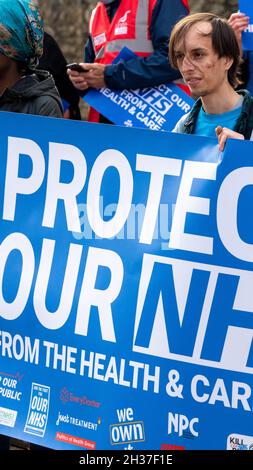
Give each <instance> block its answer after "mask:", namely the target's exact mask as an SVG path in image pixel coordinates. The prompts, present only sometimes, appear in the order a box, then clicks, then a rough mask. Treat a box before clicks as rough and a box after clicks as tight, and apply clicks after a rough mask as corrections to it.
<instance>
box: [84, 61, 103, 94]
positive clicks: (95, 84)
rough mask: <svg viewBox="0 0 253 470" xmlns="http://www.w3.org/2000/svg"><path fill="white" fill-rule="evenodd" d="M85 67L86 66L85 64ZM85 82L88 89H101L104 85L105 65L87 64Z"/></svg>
mask: <svg viewBox="0 0 253 470" xmlns="http://www.w3.org/2000/svg"><path fill="white" fill-rule="evenodd" d="M86 65H87V64H86ZM85 78H86V82H87V84H88V86H89V87H92V88H103V87H105V86H106V83H105V65H104V64H97V63H94V64H89V72H88V73H87V74H86V77H85Z"/></svg>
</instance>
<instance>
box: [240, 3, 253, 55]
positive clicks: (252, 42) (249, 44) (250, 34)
mask: <svg viewBox="0 0 253 470" xmlns="http://www.w3.org/2000/svg"><path fill="white" fill-rule="evenodd" d="M239 9H240V11H241V12H242V13H245V15H247V16H249V17H250V20H249V25H248V27H247V29H246V30H245V31H244V32H243V33H242V48H243V50H244V51H253V3H252V0H239Z"/></svg>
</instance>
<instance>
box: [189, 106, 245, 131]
mask: <svg viewBox="0 0 253 470" xmlns="http://www.w3.org/2000/svg"><path fill="white" fill-rule="evenodd" d="M241 110H242V100H240V102H239V104H238V105H237V106H236V107H235V108H234V109H232V110H231V111H228V112H227V113H222V114H208V113H206V112H205V111H204V109H203V107H201V108H200V112H199V114H198V118H197V122H196V126H195V129H194V134H195V135H202V136H205V137H216V133H215V129H216V127H217V126H222V127H228V129H232V130H233V129H234V127H235V124H236V121H237V119H238V118H239V116H240V113H241Z"/></svg>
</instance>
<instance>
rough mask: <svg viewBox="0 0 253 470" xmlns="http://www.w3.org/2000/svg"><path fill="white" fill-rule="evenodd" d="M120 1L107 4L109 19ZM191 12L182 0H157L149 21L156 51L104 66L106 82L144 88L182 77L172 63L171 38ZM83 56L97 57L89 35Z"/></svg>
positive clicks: (123, 86)
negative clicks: (169, 57)
mask: <svg viewBox="0 0 253 470" xmlns="http://www.w3.org/2000/svg"><path fill="white" fill-rule="evenodd" d="M121 1H124V0H121ZM119 3H120V0H115V1H114V2H113V3H111V4H109V5H108V6H107V11H108V16H109V18H110V20H112V18H113V16H114V14H115V12H116V10H117V8H118V5H119ZM188 13H189V12H188V10H187V8H186V7H185V6H184V4H183V2H182V1H181V0H170V1H168V0H157V3H156V5H155V7H154V10H153V14H152V18H151V25H150V34H151V40H152V43H153V48H154V52H153V54H151V55H150V56H149V57H145V58H143V57H136V58H134V59H131V60H130V61H128V62H123V61H122V62H120V63H118V64H111V65H107V66H106V70H105V81H106V85H107V86H108V87H109V88H112V89H118V90H122V89H124V88H127V89H129V88H133V89H134V88H145V87H152V86H155V85H160V84H161V83H168V82H171V81H173V80H176V79H178V78H180V74H179V72H178V71H177V70H174V69H172V67H171V66H170V65H169V62H168V42H169V37H170V33H171V30H172V27H173V26H174V24H175V23H176V22H177V21H178V20H179V19H180V18H182V17H183V16H186V15H187V14H188ZM84 60H85V62H89V63H92V62H94V60H95V54H94V49H93V44H92V40H91V37H89V38H88V41H87V43H86V45H85V50H84Z"/></svg>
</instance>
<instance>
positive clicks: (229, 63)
mask: <svg viewBox="0 0 253 470" xmlns="http://www.w3.org/2000/svg"><path fill="white" fill-rule="evenodd" d="M233 62H234V59H233V58H232V57H224V63H225V68H226V70H229V69H230V67H231V66H232V64H233Z"/></svg>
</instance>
